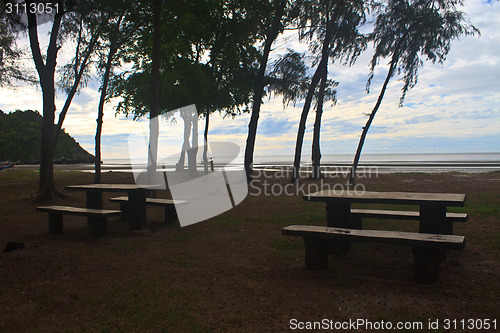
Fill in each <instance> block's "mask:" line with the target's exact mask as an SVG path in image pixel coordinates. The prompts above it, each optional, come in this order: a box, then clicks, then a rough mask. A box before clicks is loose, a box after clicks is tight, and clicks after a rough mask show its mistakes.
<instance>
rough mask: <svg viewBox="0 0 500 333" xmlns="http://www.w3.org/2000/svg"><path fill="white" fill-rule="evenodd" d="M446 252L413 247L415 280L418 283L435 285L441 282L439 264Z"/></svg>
mask: <svg viewBox="0 0 500 333" xmlns="http://www.w3.org/2000/svg"><path fill="white" fill-rule="evenodd" d="M443 255H444V250H442V249H436V248H429V247H418V246H414V247H413V265H414V266H413V267H414V279H415V281H416V282H418V283H426V284H430V283H435V282H436V281H437V280H439V270H440V268H439V264H440V263H441V261H442V258H443Z"/></svg>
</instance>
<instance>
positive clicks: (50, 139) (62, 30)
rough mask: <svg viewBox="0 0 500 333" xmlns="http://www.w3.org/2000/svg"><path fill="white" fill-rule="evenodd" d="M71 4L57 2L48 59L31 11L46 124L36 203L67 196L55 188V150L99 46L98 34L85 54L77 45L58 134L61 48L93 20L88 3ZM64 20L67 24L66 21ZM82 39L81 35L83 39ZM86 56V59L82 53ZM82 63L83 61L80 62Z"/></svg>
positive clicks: (32, 41)
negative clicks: (89, 18)
mask: <svg viewBox="0 0 500 333" xmlns="http://www.w3.org/2000/svg"><path fill="white" fill-rule="evenodd" d="M32 3H33V4H34V2H33V1H32V0H28V1H27V2H26V6H27V8H29V6H30V4H32ZM65 4H67V3H66V2H63V1H62V0H58V1H57V8H58V10H57V11H56V13H55V15H54V19H53V23H52V29H51V33H50V38H49V44H48V46H47V51H46V54H45V56H43V55H42V52H41V50H40V44H39V40H38V29H37V25H38V24H37V23H38V22H37V16H36V15H35V13H32V12H30V11H28V13H27V18H28V36H29V41H30V48H31V53H32V56H33V60H34V62H35V67H36V70H37V72H38V76H39V79H40V86H41V88H42V98H43V122H42V138H41V152H40V156H41V157H40V183H39V188H38V191H37V193H36V194H35V195H34V197H33V200H34V201H45V200H47V201H50V200H53V195H54V194H55V195H57V196H63V195H62V194H61V193H60V192H58V191H57V190H56V188H55V187H54V170H53V163H54V162H53V159H54V149H55V145H56V144H57V138H58V136H59V132H60V131H61V128H62V123H63V121H64V118H65V116H66V112H67V111H68V109H69V106H70V103H71V100H72V98H73V96H74V93H75V92H76V89H77V88H78V87H79V86H80V84H81V79H82V76H83V73H84V70H85V68H86V67H87V63H88V60H89V58H90V54H91V53H92V51H93V47H94V45H95V40H96V38H97V37H96V35H95V34H94V37H93V39H91V40H90V42H89V43H88V44H86V45H87V47H85V48H84V49H83V51H82V49H80V46H81V45H82V44H80V43H82V42H83V39H79V40H78V42H77V47H76V51H75V61H74V68H75V71H74V72H73V71H70V72H69V73H72V74H74V76H72V77H71V78H70V79H67V80H66V83H68V82H70V81H71V79H73V80H74V81H73V84H72V85H71V84H69V85H68V86H71V87H72V88H71V89H70V90H69V94H68V96H67V99H66V103H65V106H64V107H63V110H62V111H61V114H60V116H59V122H58V125H57V128H56V129H55V130H54V120H55V109H56V107H55V70H56V60H57V54H58V51H59V48H60V47H61V43H62V41H63V39H64V38H65V37H67V36H71V35H72V34H73V35H74V34H78V35H80V33H82V31H83V30H84V29H86V28H87V26H86V25H85V24H83V23H84V22H86V21H85V20H84V19H83V17H86V16H92V15H93V14H94V13H92V11H91V10H89V8H90V9H91V8H92V7H87V6H88V3H85V2H72V3H71V4H72V5H73V7H67V8H65V7H64V5H65ZM63 17H64V18H65V20H64V21H63ZM80 36H81V35H80ZM80 52H83V56H82V53H80ZM80 59H81V60H80Z"/></svg>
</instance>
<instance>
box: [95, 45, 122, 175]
mask: <svg viewBox="0 0 500 333" xmlns="http://www.w3.org/2000/svg"><path fill="white" fill-rule="evenodd" d="M116 43H117V42H116V40H112V41H111V44H110V46H109V53H108V58H107V59H106V66H105V68H104V78H103V80H102V86H101V96H100V98H99V107H98V113H97V127H96V133H95V160H94V166H95V174H94V182H95V183H96V184H99V183H100V182H101V133H102V123H103V118H104V103H105V102H106V94H107V90H108V83H109V76H110V74H111V65H112V63H113V58H114V56H115V54H116V51H117V47H116Z"/></svg>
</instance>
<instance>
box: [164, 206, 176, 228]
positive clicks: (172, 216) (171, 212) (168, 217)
mask: <svg viewBox="0 0 500 333" xmlns="http://www.w3.org/2000/svg"><path fill="white" fill-rule="evenodd" d="M178 220H179V218H178V217H177V211H176V210H175V206H174V205H166V206H165V224H169V223H175V222H177V221H178Z"/></svg>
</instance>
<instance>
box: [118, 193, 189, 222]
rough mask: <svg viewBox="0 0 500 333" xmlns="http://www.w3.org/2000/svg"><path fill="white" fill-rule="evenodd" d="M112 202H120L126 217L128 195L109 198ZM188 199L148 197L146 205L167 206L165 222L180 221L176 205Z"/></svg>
mask: <svg viewBox="0 0 500 333" xmlns="http://www.w3.org/2000/svg"><path fill="white" fill-rule="evenodd" d="M109 201H111V202H116V203H119V204H120V210H121V211H122V212H124V213H125V217H126V215H127V211H128V206H129V204H128V197H126V196H122V197H116V198H111V199H109ZM185 203H187V201H183V200H172V199H159V198H146V205H148V206H160V207H165V223H170V222H176V221H178V218H177V212H176V211H175V205H181V204H185Z"/></svg>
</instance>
